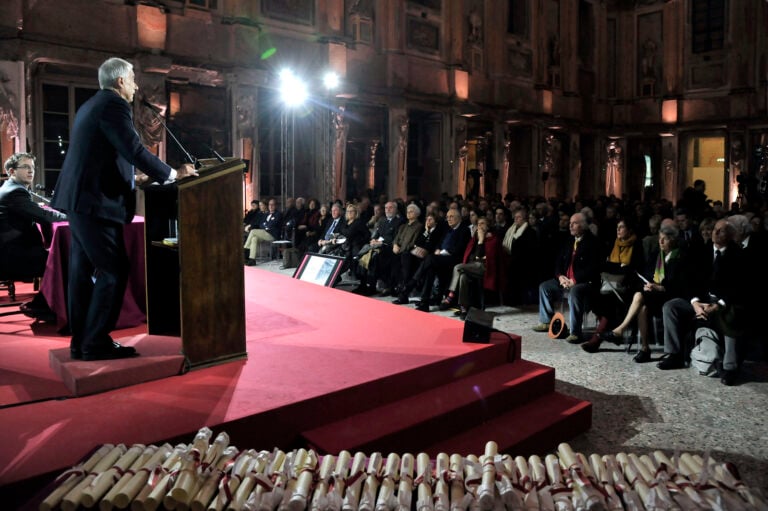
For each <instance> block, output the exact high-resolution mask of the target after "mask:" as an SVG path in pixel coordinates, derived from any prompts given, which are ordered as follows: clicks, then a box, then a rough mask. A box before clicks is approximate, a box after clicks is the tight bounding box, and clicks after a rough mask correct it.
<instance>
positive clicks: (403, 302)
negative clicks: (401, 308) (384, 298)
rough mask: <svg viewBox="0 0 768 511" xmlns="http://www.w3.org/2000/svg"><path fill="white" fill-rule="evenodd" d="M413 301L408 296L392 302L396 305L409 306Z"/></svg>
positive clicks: (399, 297)
mask: <svg viewBox="0 0 768 511" xmlns="http://www.w3.org/2000/svg"><path fill="white" fill-rule="evenodd" d="M410 301H411V300H410V299H409V298H408V297H407V296H402V295H401V296H398V297H397V298H395V299H394V300H392V303H394V304H395V305H407V304H408V303H409V302H410Z"/></svg>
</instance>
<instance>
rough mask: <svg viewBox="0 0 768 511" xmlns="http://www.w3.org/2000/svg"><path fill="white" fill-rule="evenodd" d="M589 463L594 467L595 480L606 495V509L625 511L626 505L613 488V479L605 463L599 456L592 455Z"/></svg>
mask: <svg viewBox="0 0 768 511" xmlns="http://www.w3.org/2000/svg"><path fill="white" fill-rule="evenodd" d="M589 463H590V465H591V466H592V471H593V472H594V474H595V480H596V481H599V482H600V485H601V486H602V487H603V490H604V491H605V494H606V502H605V508H606V509H607V510H609V511H619V510H621V511H623V510H624V504H623V503H622V502H621V497H619V494H618V493H616V488H614V487H613V479H611V477H610V476H609V475H608V469H607V468H605V463H603V459H602V458H601V457H600V455H599V454H592V455H590V456H589Z"/></svg>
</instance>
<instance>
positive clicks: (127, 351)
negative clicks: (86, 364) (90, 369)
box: [81, 346, 138, 361]
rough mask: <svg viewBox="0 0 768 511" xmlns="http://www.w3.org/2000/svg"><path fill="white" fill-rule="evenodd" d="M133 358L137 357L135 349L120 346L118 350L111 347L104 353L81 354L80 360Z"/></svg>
mask: <svg viewBox="0 0 768 511" xmlns="http://www.w3.org/2000/svg"><path fill="white" fill-rule="evenodd" d="M135 356H138V353H136V349H135V348H132V347H130V346H120V347H119V348H117V347H114V346H112V347H110V348H109V349H107V350H104V351H101V350H99V351H94V352H85V353H83V355H82V358H81V360H83V361H92V360H115V359H118V358H131V357H135Z"/></svg>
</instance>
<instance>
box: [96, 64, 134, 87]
mask: <svg viewBox="0 0 768 511" xmlns="http://www.w3.org/2000/svg"><path fill="white" fill-rule="evenodd" d="M132 69H133V64H131V63H130V62H128V61H127V60H123V59H121V58H118V57H112V58H111V59H107V60H105V61H104V63H103V64H102V65H101V66H99V87H101V88H102V89H111V88H112V87H114V86H115V85H116V84H117V79H118V78H121V77H122V78H126V77H127V76H128V73H130V72H131V70H132Z"/></svg>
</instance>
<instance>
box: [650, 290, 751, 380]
mask: <svg viewBox="0 0 768 511" xmlns="http://www.w3.org/2000/svg"><path fill="white" fill-rule="evenodd" d="M662 315H663V321H664V352H665V353H672V354H678V355H683V356H687V355H688V353H689V352H690V350H691V348H692V346H691V345H690V344H689V343H688V342H686V341H687V340H688V338H689V336H690V335H693V334H695V333H696V331H695V329H694V327H698V326H705V325H707V324H708V326H710V327H711V328H713V329H714V330H715V331H717V330H718V329H717V328H716V326H715V325H714V324H712V323H714V322H706V321H700V322H698V323H695V321H696V311H695V310H694V308H693V305H691V302H690V301H688V300H685V299H683V298H674V299H672V300H669V301H668V302H667V303H665V304H664V307H662ZM718 335H719V336H720V339H721V340H722V346H723V369H726V370H735V369H736V368H737V367H738V365H739V358H738V352H737V344H736V338H735V337H731V336H728V335H723V334H722V332H718Z"/></svg>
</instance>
